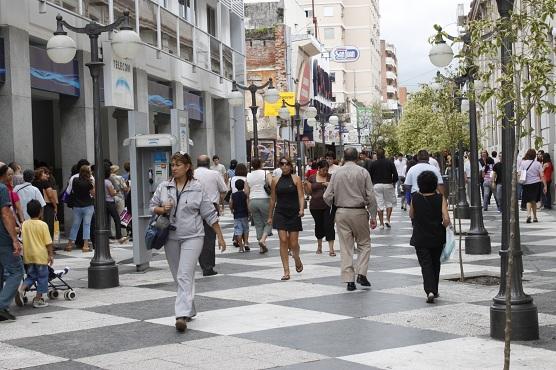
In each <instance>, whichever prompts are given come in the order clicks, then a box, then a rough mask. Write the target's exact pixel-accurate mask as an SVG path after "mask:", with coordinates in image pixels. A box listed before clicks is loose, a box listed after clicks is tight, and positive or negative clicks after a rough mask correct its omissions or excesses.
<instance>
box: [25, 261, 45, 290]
mask: <svg viewBox="0 0 556 370" xmlns="http://www.w3.org/2000/svg"><path fill="white" fill-rule="evenodd" d="M34 283H37V293H39V294H46V293H48V266H47V265H35V264H34V263H32V264H30V265H27V278H26V279H25V280H24V281H23V285H25V286H26V287H31V286H33V284H34Z"/></svg>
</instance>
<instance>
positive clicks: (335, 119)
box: [328, 115, 340, 127]
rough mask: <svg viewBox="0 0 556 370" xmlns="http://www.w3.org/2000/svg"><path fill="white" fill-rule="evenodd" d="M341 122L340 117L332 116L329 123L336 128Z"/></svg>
mask: <svg viewBox="0 0 556 370" xmlns="http://www.w3.org/2000/svg"><path fill="white" fill-rule="evenodd" d="M339 121H340V119H339V118H338V116H336V115H334V116H330V118H328V122H329V123H330V124H331V125H333V126H334V127H336V125H337V124H338V122H339Z"/></svg>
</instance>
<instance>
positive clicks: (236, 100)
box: [229, 78, 280, 159]
mask: <svg viewBox="0 0 556 370" xmlns="http://www.w3.org/2000/svg"><path fill="white" fill-rule="evenodd" d="M267 87H268V89H267V90H266V92H265V94H264V100H265V101H266V102H267V103H270V104H274V103H276V102H277V101H278V99H279V98H280V95H279V94H278V91H276V89H275V88H274V86H273V85H272V78H269V79H268V81H267V82H266V83H265V84H264V85H261V86H257V85H255V84H254V83H251V84H250V85H249V86H245V85H242V84H240V83H238V82H236V81H233V82H232V93H231V94H230V97H229V103H230V105H232V106H235V107H237V106H241V105H242V104H243V102H244V98H245V97H244V96H243V93H242V92H241V91H239V90H238V89H241V90H243V91H249V92H250V93H251V106H250V107H249V109H251V114H252V115H253V151H254V153H253V155H254V156H255V158H256V159H259V133H258V131H257V111H258V110H259V107H258V106H257V95H256V94H257V91H259V90H263V89H266V88H267Z"/></svg>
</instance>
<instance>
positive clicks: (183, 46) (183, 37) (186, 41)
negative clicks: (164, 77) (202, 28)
mask: <svg viewBox="0 0 556 370" xmlns="http://www.w3.org/2000/svg"><path fill="white" fill-rule="evenodd" d="M180 58H182V59H185V60H187V61H189V62H193V26H192V25H190V24H189V23H186V22H184V21H182V20H180Z"/></svg>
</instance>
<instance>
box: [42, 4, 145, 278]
mask: <svg viewBox="0 0 556 370" xmlns="http://www.w3.org/2000/svg"><path fill="white" fill-rule="evenodd" d="M56 22H57V28H56V32H54V36H52V37H51V38H50V40H48V43H47V45H46V51H47V54H48V57H49V58H50V59H51V60H52V61H53V62H54V63H68V62H70V61H71V60H72V59H73V58H74V57H75V53H76V51H77V47H76V44H75V41H74V40H73V39H72V38H71V37H69V36H68V35H67V32H65V31H64V27H65V28H67V29H69V30H71V31H73V32H76V33H83V34H86V35H87V36H89V40H90V43H91V61H90V62H89V63H87V67H89V71H90V73H91V77H92V80H93V117H94V137H95V139H94V142H95V164H96V168H95V191H96V196H95V222H96V230H95V254H94V256H93V259H92V260H91V264H90V266H89V270H88V286H89V288H93V289H104V288H113V287H116V286H118V285H119V276H118V267H117V266H116V263H115V262H114V260H113V259H112V256H111V255H110V248H109V244H108V236H109V233H110V230H108V228H107V225H106V205H105V190H104V158H103V144H104V139H103V137H102V131H101V128H100V85H99V76H100V73H101V71H102V67H103V66H104V63H103V62H101V60H100V58H99V56H98V38H99V36H100V35H101V34H102V33H104V32H110V31H114V30H116V29H118V27H119V29H120V30H119V32H118V33H115V34H114V36H113V38H112V49H113V50H114V53H115V54H116V55H117V56H119V57H121V58H124V59H128V58H133V57H134V56H135V54H137V51H138V49H139V47H140V45H141V38H140V37H139V35H138V34H137V33H136V32H135V31H133V29H132V28H131V26H130V24H129V12H127V11H125V12H124V15H123V16H121V17H119V18H118V19H117V20H116V21H115V22H114V23H112V24H109V25H106V26H101V25H99V24H98V23H95V22H91V23H88V24H87V25H86V26H85V27H83V28H80V27H74V26H72V25H70V24H68V23H67V22H66V21H64V20H63V19H62V16H61V15H59V14H58V16H56Z"/></svg>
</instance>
